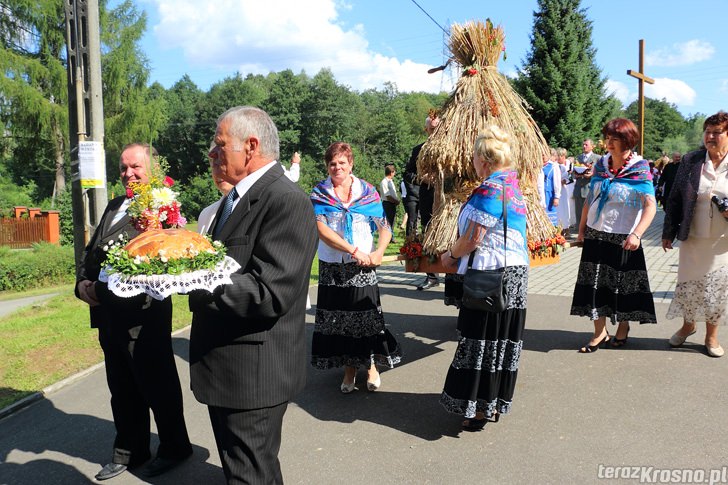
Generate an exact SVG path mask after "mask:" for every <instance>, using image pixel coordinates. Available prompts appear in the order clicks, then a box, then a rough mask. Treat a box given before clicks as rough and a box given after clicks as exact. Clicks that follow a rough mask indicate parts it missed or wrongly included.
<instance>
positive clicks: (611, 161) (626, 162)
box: [608, 151, 633, 176]
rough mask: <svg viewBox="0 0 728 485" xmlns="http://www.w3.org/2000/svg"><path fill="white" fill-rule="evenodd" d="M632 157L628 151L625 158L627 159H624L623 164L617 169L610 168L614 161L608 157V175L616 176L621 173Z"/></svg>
mask: <svg viewBox="0 0 728 485" xmlns="http://www.w3.org/2000/svg"><path fill="white" fill-rule="evenodd" d="M632 155H633V153H632V152H631V151H630V152H629V155H628V156H627V158H625V159H624V163H622V166H621V167H619V168H612V164H613V160H614V159H613V158H612V157H609V162H608V165H609V173H611V174H612V175H614V176H616V175H617V174H618V173H619V172H621V171H622V170H623V169H624V167H626V166H627V164H628V163H629V161H630V160H632Z"/></svg>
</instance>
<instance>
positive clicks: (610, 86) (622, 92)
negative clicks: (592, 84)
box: [604, 79, 634, 105]
mask: <svg viewBox="0 0 728 485" xmlns="http://www.w3.org/2000/svg"><path fill="white" fill-rule="evenodd" d="M604 91H605V92H606V93H607V94H608V95H609V94H613V95H614V97H615V98H617V99H618V100H619V101H621V102H622V104H624V105H626V104H628V103H629V102H630V101H631V98H633V97H634V95H630V92H629V88H627V85H626V84H624V83H623V82H620V81H615V80H613V79H607V82H605V83H604Z"/></svg>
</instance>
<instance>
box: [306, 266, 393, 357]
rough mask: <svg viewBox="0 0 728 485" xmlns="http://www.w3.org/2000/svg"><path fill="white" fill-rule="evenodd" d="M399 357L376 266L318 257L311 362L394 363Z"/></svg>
mask: <svg viewBox="0 0 728 485" xmlns="http://www.w3.org/2000/svg"><path fill="white" fill-rule="evenodd" d="M400 360H401V350H400V347H399V344H398V343H397V340H396V339H395V338H394V336H393V335H392V334H391V333H390V332H389V330H388V329H387V328H386V327H385V324H384V314H383V313H382V305H381V303H380V300H379V286H378V285H377V273H376V271H375V269H374V268H364V267H362V266H359V265H357V264H355V263H327V262H324V261H319V287H318V300H317V303H316V321H315V326H314V331H313V341H312V345H311V365H313V366H314V367H315V368H317V369H331V368H334V367H341V366H345V365H346V366H351V367H357V368H358V367H364V368H369V367H371V365H372V364H378V365H381V366H385V367H389V368H391V367H394V365H395V364H398V363H399V361H400Z"/></svg>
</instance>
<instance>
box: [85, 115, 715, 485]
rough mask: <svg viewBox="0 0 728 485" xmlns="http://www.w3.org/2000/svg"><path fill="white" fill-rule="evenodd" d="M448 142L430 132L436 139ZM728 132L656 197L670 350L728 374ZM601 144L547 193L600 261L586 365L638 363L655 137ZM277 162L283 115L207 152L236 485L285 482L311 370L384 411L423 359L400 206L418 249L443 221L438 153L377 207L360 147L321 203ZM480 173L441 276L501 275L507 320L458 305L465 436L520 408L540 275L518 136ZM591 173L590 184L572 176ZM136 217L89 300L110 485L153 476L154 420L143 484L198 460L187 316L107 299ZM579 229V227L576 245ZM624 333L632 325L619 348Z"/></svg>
mask: <svg viewBox="0 0 728 485" xmlns="http://www.w3.org/2000/svg"><path fill="white" fill-rule="evenodd" d="M437 123H438V119H437V116H436V114H435V113H431V115H430V116H428V118H427V120H426V123H425V126H426V130H428V133H431V131H432V130H433V129H434V127H436V126H437ZM727 132H728V114H727V113H724V112H719V113H717V114H715V115H713V116H710V117H708V118H707V119H706V121H705V125H704V138H703V141H704V148H700V149H699V150H697V151H694V152H691V153H689V154H687V155H685V156H684V157H680V158H679V159H675V158H673V162H672V163H671V164H670V165H674V167H675V169H671V170H674V172H675V173H674V176H671V177H673V178H668V179H665V177H667V175H668V173H669V172H670V171H668V170H667V168H669V167H670V165H668V166H667V167H665V170H663V183H662V185H658V187H661V190H662V191H663V193H664V194H665V196H664V197H663V198H662V203H663V204H664V209H665V222H664V229H663V234H662V247H663V248H664V250H665V251H667V250H669V249H672V247H673V246H672V245H673V242H674V241H675V239H677V240H679V241H680V242H681V244H680V263H679V269H678V284H677V288H676V290H675V296H674V298H673V301H672V303H671V305H670V308H669V311H668V317H671V318H674V317H682V318H683V325H682V326H681V327H680V328H679V329H678V330H677V331H676V332H675V334H674V335H673V336H672V337H671V338H670V341H669V343H670V345H672V346H675V347H677V346H680V345H682V344H683V343H684V342H685V341H686V339H687V338H688V337H689V336H690V335H692V334H693V333H695V332H696V325H697V321H699V320H705V322H706V335H705V345H706V349H707V352H708V354H709V355H711V356H714V357H720V356H722V355H723V349H722V347H721V346H720V344H719V343H718V339H717V326H718V325H719V324H724V323H725V315H726V302H727V301H728V299H727V298H726V297H728V246H727V244H728V242H726V241H728V237H726V233H727V230H728V223H727V222H726V218H727V217H728V160H727V158H728V157H727V154H728V133H727ZM602 135H603V136H604V140H605V142H606V149H607V154H606V155H604V156H602V157H599V156H597V155H595V154H594V153H593V147H594V144H593V142H592V140H588V139H587V140H585V141H584V144H583V153H582V154H580V155H579V156H578V157H577V158H576V160H574V161H573V162H571V161H570V160H569V159H568V157H567V153H566V151H565V150H561V149H557V150H554V151H553V153H552V154H550V155H549V156H545V157H544V170H543V177H542V181H543V185H542V194H543V199H542V200H543V202H544V206H545V207H546V210H547V213H548V215H549V218H550V220H552V222H553V223H554V225H559V224H561V225H562V227H569V226H574V225H575V227H576V230H577V231H578V232H577V237H576V239H577V240H578V241H579V242H582V243H583V249H582V252H581V261H580V264H579V269H578V276H577V282H576V285H575V288H574V292H573V300H572V304H571V310H570V313H571V314H572V315H577V316H585V317H587V318H588V319H589V320H591V321H592V322H593V326H594V332H593V336H592V338H591V339H590V340H589V341H588V342H587V343H586V344H585V345H584V346H583V347H582V348H581V349H579V352H581V353H585V354H586V353H593V352H595V351H597V350H598V349H599V348H600V347H601V346H603V345H605V344H610V345H611V346H613V347H622V346H624V345H626V344H627V343H628V337H629V330H630V327H629V324H630V321H632V322H639V323H656V321H657V319H656V315H655V307H654V303H653V300H652V294H651V291H650V285H649V275H648V273H647V266H646V261H645V255H644V252H643V246H642V237H643V235H644V233H645V231H646V230H647V228H648V227H649V225H650V224H651V222H652V220H653V217H654V216H655V213H656V210H657V197H656V190H655V188H656V186H655V184H654V183H653V171H652V168H651V167H650V164H649V162H648V161H647V160H645V159H643V158H642V157H641V156H640V155H639V154H637V153H635V152H634V151H633V147H634V146H635V144H636V142H637V139H638V136H639V133H638V131H637V128H636V127H635V125H634V124H633V123H632V122H631V121H629V120H626V119H622V118H617V119H614V120H611V121H609V122H608V123H607V124H606V125H605V126H604V127H603V130H602ZM278 146H279V142H278V133H277V129H276V127H275V124H274V123H273V121H272V120H271V119H270V117H269V116H268V114H267V113H265V112H264V111H262V110H260V109H258V108H253V107H236V108H232V109H230V110H228V111H226V112H225V113H223V114H222V115H221V116H220V117H219V119H218V121H217V129H216V132H215V138H214V141H213V144H212V146H211V149H210V152H209V156H210V159H211V163H210V167H211V172H212V176H213V179H214V180H215V182H216V184H217V186H218V188H219V190H220V192H221V194H222V198H221V199H220V200H219V201H218V202H216V203H215V204H214V205H213V206H210V207H209V208H206V209H205V210H203V212H202V214H201V216H200V230H201V231H203V232H205V233H207V234H210V235H211V236H212V237H213V238H214V239H215V240H218V241H221V242H222V243H223V244H224V245H225V246H226V247H227V250H228V255H229V256H230V257H232V258H233V259H235V260H236V261H237V262H238V263H239V264H240V267H241V269H240V270H238V271H237V272H236V273H235V274H233V275H232V284H229V285H223V286H220V287H218V288H217V289H216V290H215V291H214V292H212V293H211V292H206V291H201V290H197V291H194V292H192V293H191V294H190V297H189V306H190V310H191V311H192V314H193V320H192V329H191V334H190V379H191V383H190V385H191V388H192V391H193V394H194V396H195V398H196V399H197V400H198V401H200V402H201V403H203V404H205V405H207V409H208V414H209V418H210V423H211V427H212V430H213V434H214V437H215V442H216V445H217V448H218V452H219V456H220V460H221V463H222V467H223V472H224V475H225V477H226V480H227V482H228V483H230V484H234V483H282V475H281V470H280V464H279V461H278V451H279V448H280V443H281V427H282V420H283V416H284V413H285V412H286V409H287V406H288V403H289V402H290V401H291V400H292V399H293V398H294V397H295V396H296V395H297V394H298V393H300V392H301V391H302V390H303V388H304V385H305V376H306V367H307V365H311V366H313V367H314V368H316V369H331V368H342V370H343V377H342V380H341V382H340V384H337V386H338V388H339V389H340V391H341V392H342V393H344V394H350V393H353V392H354V391H355V390H357V387H356V383H357V380H356V379H357V372H358V371H359V370H360V369H361V370H365V371H366V389H367V391H370V392H375V391H378V390H379V389H380V387H381V386H382V379H381V376H380V374H379V368H382V367H384V368H392V367H393V366H395V365H397V364H398V363H400V361H401V360H402V359H403V358H405V357H406V356H403V355H402V349H401V347H400V344H399V343H398V341H397V339H396V337H395V336H394V335H393V334H392V333H391V332H390V330H389V329H388V328H387V325H386V324H385V314H384V312H383V309H382V305H381V301H380V291H379V287H378V283H377V275H376V268H377V267H378V266H379V265H380V264H381V262H382V257H383V255H384V251H385V249H386V247H387V245H388V244H389V242H390V240H391V238H392V234H393V222H394V218H393V217H392V210H391V209H392V207H391V206H390V207H389V209H388V208H387V204H392V205H393V206H394V207H395V208H396V205H397V204H398V203H399V202H400V201H401V200H403V201H404V206H405V210H406V213H407V216H408V222H407V225H406V228H407V229H406V232H407V234H412V233H413V232H416V229H417V226H416V221H417V219H418V215H419V218H420V220H421V223H422V225H423V227H424V226H426V224H427V222H428V221H429V218H430V217H431V216H432V203H431V200H432V194H431V192H432V186H431V185H430V182H431V181H428V180H427V179H426V178H424V177H421V176H420V175H419V174H417V171H416V160H417V154H418V152H419V149H420V148H421V145H419V146H417V147H415V148H414V150H413V153H412V158H411V159H410V161H409V163H408V164H407V167H406V169H405V173H404V177H403V181H404V186H405V190H406V194H403V197H402V198H401V199H400V197H398V195H397V194H396V190H394V184H393V182H392V179H393V176H394V173H395V172H394V167H391V166H390V167H387V168H386V171H385V179H384V180H382V183H381V184H380V190H381V191H382V196H380V193H379V192H378V191H377V189H376V188H375V187H374V186H373V185H371V184H369V183H368V182H366V181H364V180H362V179H360V178H358V177H356V175H355V173H354V172H355V170H354V169H355V164H354V155H353V152H352V149H351V146H349V145H348V144H347V143H344V142H335V143H333V144H331V145H330V146H329V147H328V149H327V150H326V152H325V154H324V155H323V159H324V164H325V167H326V170H327V172H328V177H327V178H326V179H325V180H323V181H322V182H320V183H319V184H318V185H316V186H315V188H314V189H313V191H312V193H311V194H310V196H308V195H306V194H304V193H303V191H301V189H300V188H299V187H298V186H297V185H296V184H295V183H294V182H292V181H291V180H289V176H287V174H286V172H285V171H284V168H283V167H282V166H281V164H280V163H279V162H278V160H279V148H278ZM413 160H414V162H413ZM154 163H155V162H154V157H153V156H152V154H150V148H149V146H148V145H144V144H132V145H129V146H127V147H125V149H124V151H123V153H122V156H121V161H120V174H121V177H122V181H123V183H124V184H125V185H127V184H128V183H130V182H140V183H144V182H145V181H147V180H148V177H149V173H150V170H151V166H152V165H153V164H154ZM472 165H473V168H474V170H475V173H476V174H477V176H478V179H479V181H480V185H479V186H478V187H477V189H476V190H475V191H474V192H473V193H472V195H471V196H470V197H469V198H468V200H467V201H466V202H465V203H464V204H463V206H462V208H461V211H460V213H459V217H458V221H457V225H458V238H457V240H456V241H455V243H454V244H453V245H452V246H451V247H450V248H449V249H448V250H447V251H445V252H444V253H443V254H442V255H441V257H440V261H441V263H442V266H443V267H444V268H446V269H448V272H449V274H458V275H461V276H462V275H463V274H465V273H466V271H467V270H468V269H474V270H502V273H503V275H504V283H503V285H504V289H505V295H506V296H507V298H506V301H507V305H506V306H505V307H504V308H503V309H502V310H500V311H488V310H482V309H477V308H474V307H470V306H467V305H463V304H458V307H459V308H458V318H457V330H458V334H459V335H458V341H457V349H456V351H455V354H454V356H453V359H452V363H451V364H450V366H449V367H448V369H446V370H443V375H444V386H443V391H442V393H441V396H440V403H441V404H442V406H443V407H444V409H445V410H446V411H448V412H451V413H455V414H458V415H461V416H462V417H463V418H464V421H462V423H461V427H462V429H463V430H464V431H478V430H480V429H482V428H483V427H484V426H485V424H486V423H487V422H493V421H498V420H499V418H500V416H501V415H504V414H507V413H508V412H509V411H510V409H511V407H512V402H513V396H514V391H515V387H516V381H517V376H518V368H519V362H520V358H521V352H522V348H523V331H524V327H525V323H526V315H527V294H528V275H529V252H528V246H527V241H526V239H527V238H526V215H527V208H526V203H525V199H524V196H523V194H522V192H521V188H520V186H519V180H518V172H517V171H516V168H515V161H514V160H513V159H512V157H511V146H510V140H509V136H508V135H507V134H506V133H504V132H503V131H502V130H501V129H500V128H498V127H497V126H488V127H486V128H485V129H484V130H483V131H482V132H481V133H479V135H478V137H477V139H476V142H475V146H474V150H473V154H472ZM579 166H581V167H584V169H583V170H573V168H571V169H570V167H579ZM668 184H669V185H668ZM568 186H571V187H570V189H567V188H565V187H568ZM665 187H666V188H665ZM565 198H568V199H570V200H571V201H572V204H573V205H572V208H571V209H570V210H569V211H568V212H567V211H565V210H563V209H562V211H563V212H562V211H559V207H561V206H562V205H567V206H569V205H570V204H569V203H567V202H566V201H563V199H565ZM126 205H128V201H127V200H126V199H125V197H119V198H117V199H114V200H112V201H111V202H109V205H108V207H107V209H106V212H105V213H104V217H103V219H102V221H101V223H100V225H99V228H98V229H97V231H96V233H95V234H94V236H93V238H92V239H91V243H90V244H89V246H88V247H87V248H86V252H85V254H84V259H83V261H84V263H83V265H82V267H81V269H80V271H79V277H78V283H77V286H76V295H77V296H78V297H79V298H80V299H82V300H83V301H85V302H86V303H88V304H89V306H90V310H91V322H92V325H93V326H96V327H98V328H99V341H100V343H101V346H102V349H103V350H104V358H105V362H106V371H107V381H108V385H109V390H110V391H111V406H112V412H113V417H114V424H115V428H116V438H115V440H114V446H113V455H112V459H111V461H110V462H109V463H108V464H106V465H104V466H103V468H102V469H101V471H100V472H99V473H98V474H97V476H96V478H97V479H98V480H106V479H109V478H112V477H114V476H117V475H119V474H120V473H123V472H124V471H125V470H126V469H127V468H132V467H136V466H141V465H143V464H144V463H146V462H147V461H148V460H149V458H150V457H151V453H150V449H149V447H150V422H149V411H150V410H151V411H152V413H153V415H154V419H155V421H156V423H157V427H158V433H159V441H160V444H159V447H158V449H157V452H156V456H155V458H154V459H153V460H151V461H150V462H149V463H146V466H145V468H144V473H145V474H146V475H147V476H155V475H159V474H161V473H164V472H166V471H168V470H170V469H172V468H174V467H175V466H177V465H179V464H180V463H182V462H183V461H184V460H185V459H187V458H188V457H189V456H190V455H191V454H192V449H191V445H190V440H189V437H188V434H187V429H186V427H185V421H184V416H183V414H182V394H181V388H180V381H179V377H178V375H177V370H176V367H175V365H174V356H173V353H172V348H171V338H170V331H171V301H170V299H169V298H167V299H165V300H163V301H157V300H153V299H151V298H149V297H146V296H144V295H141V296H139V297H135V298H128V299H123V298H119V297H116V296H114V295H113V294H111V292H109V291H108V288H106V286H105V284H104V283H102V282H99V281H98V277H99V271H100V268H101V264H102V262H103V253H102V248H103V246H104V245H105V244H107V242H108V241H109V240H111V239H113V238H114V237H115V236H116V235H118V234H119V233H121V232H126V233H127V234H128V235H130V236H133V235H134V234H136V232H135V230H134V228H133V226H131V225H130V223H129V216H128V215H127V214H126V213H125V210H126V209H125V206H126ZM577 208H578V209H579V210H578V211H577V210H576V209H577ZM418 212H419V214H417V213H418ZM565 217H566V218H569V219H568V220H569V221H572V219H571V218H572V217H573V221H575V222H573V223H570V224H569V226H564V225H563V223H564V221H565V219H564V218H565ZM375 233H376V234H377V235H378V237H377V238H375V237H374V234H375ZM317 250H318V260H319V284H318V297H317V302H316V303H317V304H316V312H315V324H314V331H313V337H312V340H311V347H310V357H308V355H309V353H308V350H307V339H306V335H305V312H306V307H307V298H308V285H309V282H308V275H309V274H310V269H311V264H312V261H313V258H314V257H315V254H316V251H317ZM455 281H459V282H460V283H462V278H461V279H460V280H455ZM437 284H439V276H438V275H437V274H428V275H427V276H426V279H425V281H424V282H423V284H422V285H420V287H419V288H418V289H420V290H426V289H429V288H432V287H433V286H436V285H437ZM446 297H447V288H446ZM607 317H608V318H609V320H610V322H611V323H612V324H616V325H617V329H616V333H615V334H614V336H612V335H610V333H609V331H608V329H607V325H606V319H607ZM378 366H379V368H378Z"/></svg>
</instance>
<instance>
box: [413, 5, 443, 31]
mask: <svg viewBox="0 0 728 485" xmlns="http://www.w3.org/2000/svg"><path fill="white" fill-rule="evenodd" d="M412 3H414V4H415V5H417V8H419V9H420V10H422V12H424V14H425V15H427V16H428V17H429V18H430V20H432V21H433V22H435V25H437V26H438V27H440V30H442V31H443V32H445V35H450V33H449V32H448V31H447V30H445V28H444V27H443V26H442V25H440V24H438V23H437V20H435V19H433V18H432V15H430V14H429V13H427V10H425V9H424V8H422V7H421V6H420V4H419V3H417V2H416V1H415V0H412Z"/></svg>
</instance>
